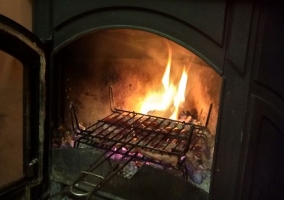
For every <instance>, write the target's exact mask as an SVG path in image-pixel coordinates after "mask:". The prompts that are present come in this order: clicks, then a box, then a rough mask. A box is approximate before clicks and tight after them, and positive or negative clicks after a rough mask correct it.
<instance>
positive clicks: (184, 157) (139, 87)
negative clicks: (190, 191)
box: [53, 29, 222, 192]
mask: <svg viewBox="0 0 284 200" xmlns="http://www.w3.org/2000/svg"><path fill="white" fill-rule="evenodd" d="M54 57H55V65H57V66H61V73H62V77H63V78H60V80H61V82H60V83H61V85H60V86H59V87H60V88H61V89H60V91H62V92H61V93H60V94H61V96H60V99H62V101H61V102H62V106H61V107H60V108H61V110H62V116H61V117H60V118H61V119H62V122H61V125H60V126H59V128H58V129H59V130H58V131H57V132H56V133H55V134H54V135H53V141H54V143H53V147H54V148H66V147H71V146H75V147H78V148H94V149H98V150H100V151H102V150H103V154H104V155H105V156H104V157H102V158H101V159H100V160H102V161H101V162H102V163H101V162H99V161H96V160H94V163H97V162H99V163H100V164H98V166H96V165H95V166H94V167H93V168H94V169H92V170H91V169H89V170H88V171H94V170H95V169H97V168H100V167H101V166H103V164H104V162H110V160H116V161H117V160H119V161H118V162H119V163H120V164H116V165H115V166H118V165H122V166H120V168H118V169H117V170H116V173H119V172H120V171H122V170H124V169H125V168H127V166H128V163H129V162H130V164H132V165H136V167H137V169H136V170H138V169H139V168H140V167H141V165H142V164H148V165H150V166H152V167H158V168H160V169H167V170H168V171H170V170H172V171H175V174H177V173H179V174H180V176H182V177H185V179H188V180H189V181H191V182H192V183H193V184H195V185H197V186H198V187H200V188H202V189H203V190H205V191H206V192H209V188H210V177H211V167H212V161H213V153H214V144H215V135H216V126H217V118H218V110H219V99H220V94H221V83H222V79H221V76H220V75H219V74H217V73H216V72H215V71H214V70H213V69H212V68H211V67H210V66H208V64H206V63H205V62H204V61H202V60H201V59H200V58H198V57H197V56H196V55H195V54H193V53H192V52H190V51H189V50H187V49H185V48H184V47H181V46H180V45H178V44H176V43H174V42H172V41H170V40H168V39H166V38H164V37H161V36H158V35H155V34H153V33H149V32H146V31H141V30H134V29H103V30H99V31H95V32H91V33H89V34H88V35H85V36H83V37H81V38H79V39H77V40H75V41H73V42H72V43H70V44H69V45H67V46H65V47H64V48H63V49H62V50H60V51H59V52H58V53H56V55H55V56H54ZM110 89H111V90H110ZM70 104H71V108H70ZM70 112H71V117H70ZM74 142H75V145H73V143H74ZM111 151H116V152H113V155H109V154H112V152H111ZM125 154H129V155H125ZM130 154H131V155H130ZM132 154H137V155H132ZM105 157H106V158H108V159H106V158H105ZM120 157H122V158H121V160H120V159H118V158H120ZM125 160H126V161H125ZM122 163H123V164H122ZM136 170H135V171H136ZM112 173H113V172H112V171H111V172H110V175H108V174H107V175H104V177H112V175H115V173H113V174H112ZM125 173H127V172H125ZM129 173H134V172H129ZM127 174H128V173H127ZM84 178H85V179H86V177H84ZM110 180H111V178H109V180H107V181H106V180H103V181H102V183H101V184H106V183H107V182H109V181H110ZM81 182H82V181H81ZM73 185H75V183H74V184H73ZM97 187H99V186H97ZM100 187H101V186H100ZM95 188H96V187H95ZM162 191H164V190H162ZM130 192H131V191H130ZM133 192H135V191H133Z"/></svg>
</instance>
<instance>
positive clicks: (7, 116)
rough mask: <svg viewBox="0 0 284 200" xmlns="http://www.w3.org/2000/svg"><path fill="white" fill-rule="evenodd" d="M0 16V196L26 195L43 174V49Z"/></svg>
mask: <svg viewBox="0 0 284 200" xmlns="http://www.w3.org/2000/svg"><path fill="white" fill-rule="evenodd" d="M41 47H42V45H41V44H40V42H39V40H38V39H37V38H36V37H35V36H33V34H32V33H31V32H29V31H28V30H26V29H25V28H24V27H22V26H20V25H19V24H17V23H15V22H13V21H11V20H9V19H8V18H6V17H4V16H2V15H0V163H1V164H0V199H5V198H9V199H18V198H20V199H30V198H31V197H29V194H30V189H31V188H33V187H34V186H37V185H39V184H40V183H41V182H42V179H43V175H42V174H43V140H44V119H45V67H46V64H45V54H44V51H43V50H42V48H41Z"/></svg>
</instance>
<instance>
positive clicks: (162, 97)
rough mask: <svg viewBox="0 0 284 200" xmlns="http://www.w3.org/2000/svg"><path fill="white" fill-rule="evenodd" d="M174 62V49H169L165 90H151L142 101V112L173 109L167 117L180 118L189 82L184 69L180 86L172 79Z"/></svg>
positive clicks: (163, 81)
mask: <svg viewBox="0 0 284 200" xmlns="http://www.w3.org/2000/svg"><path fill="white" fill-rule="evenodd" d="M171 62H172V51H171V50H169V58H168V62H167V66H166V70H165V73H164V75H163V78H162V84H163V86H164V90H163V91H161V92H151V93H150V94H148V96H147V97H146V98H145V100H144V102H143V103H142V106H141V110H140V112H141V113H143V114H147V113H149V112H150V111H172V110H174V111H173V112H172V114H171V115H170V117H169V116H167V117H169V118H170V119H178V110H179V106H180V104H181V103H183V102H184V101H185V91H186V84H187V74H186V72H185V70H183V73H182V76H181V78H180V81H179V85H178V87H177V86H175V85H174V83H173V82H171V81H170V71H171Z"/></svg>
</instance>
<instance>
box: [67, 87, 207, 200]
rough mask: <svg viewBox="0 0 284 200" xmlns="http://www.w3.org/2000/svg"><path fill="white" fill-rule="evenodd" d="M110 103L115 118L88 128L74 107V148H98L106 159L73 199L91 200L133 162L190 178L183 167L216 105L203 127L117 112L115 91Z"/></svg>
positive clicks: (77, 186) (86, 174) (76, 187)
mask: <svg viewBox="0 0 284 200" xmlns="http://www.w3.org/2000/svg"><path fill="white" fill-rule="evenodd" d="M110 102H111V103H110V109H111V114H110V115H108V116H106V117H105V118H103V119H102V120H98V121H97V122H96V123H94V124H93V125H91V126H89V127H87V128H82V127H81V126H80V124H79V122H78V118H77V116H76V112H75V108H74V105H73V104H71V106H70V110H71V119H72V120H71V121H72V127H73V131H74V132H75V133H76V134H77V136H78V139H77V140H76V141H75V143H74V147H77V148H83V147H94V148H97V149H99V150H101V151H102V155H101V156H100V157H99V158H98V159H97V160H96V161H95V162H94V163H93V164H92V165H91V166H90V167H89V169H88V170H86V171H82V172H81V174H80V175H79V177H78V179H77V180H76V181H75V182H74V183H73V184H72V185H71V189H70V191H71V193H72V194H73V195H75V196H84V197H86V199H89V198H90V197H92V196H93V195H95V194H96V193H97V192H98V191H99V190H100V189H101V188H103V187H104V186H105V185H106V184H107V183H108V182H109V181H110V180H111V179H112V178H113V177H115V176H116V175H117V174H118V173H119V172H121V171H122V170H123V169H124V168H125V167H126V166H127V165H129V163H130V162H133V163H137V161H142V163H145V162H150V163H154V164H158V165H161V166H165V167H171V168H175V169H178V170H181V171H183V172H185V174H184V176H187V175H186V170H185V167H184V166H183V163H184V158H185V154H186V153H187V152H188V151H189V150H190V149H191V148H193V146H194V144H195V142H196V141H197V140H198V139H200V138H201V139H204V138H203V135H202V131H203V130H204V129H205V128H206V124H207V123H208V120H209V116H210V111H211V108H212V105H211V106H210V108H209V112H208V116H207V120H206V124H205V125H204V126H200V125H196V124H193V123H185V122H181V121H177V120H171V119H167V118H162V117H157V116H152V115H145V114H141V113H136V112H130V111H126V110H121V109H117V108H115V106H114V101H113V95H112V89H111V88H110ZM193 136H194V137H193ZM114 158H119V159H114ZM110 160H112V161H110ZM113 160H115V161H113ZM102 166H104V168H107V169H108V170H107V172H103V173H102V172H100V168H101V167H102ZM105 166H107V167H105Z"/></svg>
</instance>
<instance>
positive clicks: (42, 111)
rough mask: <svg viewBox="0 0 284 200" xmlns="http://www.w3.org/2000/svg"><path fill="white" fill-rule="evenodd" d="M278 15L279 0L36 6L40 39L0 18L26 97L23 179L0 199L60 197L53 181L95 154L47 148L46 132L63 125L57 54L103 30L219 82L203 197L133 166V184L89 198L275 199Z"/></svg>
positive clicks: (283, 121) (69, 175)
mask: <svg viewBox="0 0 284 200" xmlns="http://www.w3.org/2000/svg"><path fill="white" fill-rule="evenodd" d="M283 11H284V9H283V6H282V4H281V1H280V0H279V1H267V0H263V1H225V0H224V1H223V0H216V1H205V0H202V1H181V0H175V1H174V0H172V1H164V0H155V1H113V0H109V1H88V0H85V1H76V0H72V1H70V0H60V1H44V0H39V1H35V2H34V15H33V22H34V34H35V35H36V36H37V38H39V39H40V41H41V42H40V41H39V40H38V39H35V37H34V36H32V34H31V33H27V31H26V30H23V28H21V27H19V25H15V24H14V23H13V22H11V21H9V20H8V19H5V18H4V17H3V16H2V17H0V20H1V21H0V22H1V23H0V24H1V27H0V28H1V29H0V36H1V39H0V41H1V43H0V47H1V50H2V51H4V52H7V53H9V54H11V55H13V56H14V57H16V58H18V59H19V60H20V61H21V62H23V63H24V67H25V68H27V72H26V73H27V74H28V76H25V77H26V78H27V77H29V80H28V81H27V83H28V84H25V86H26V87H27V88H28V89H27V91H29V93H28V96H29V97H30V98H28V99H30V100H28V101H27V103H26V104H25V105H27V108H26V111H27V113H28V115H27V116H28V119H25V122H27V123H28V125H27V126H25V127H24V129H25V135H26V136H25V137H27V139H26V140H25V141H26V142H27V144H26V145H24V146H25V148H27V149H29V150H26V151H25V152H26V154H25V155H26V158H25V162H24V163H25V165H27V167H24V170H25V174H26V175H25V177H24V178H23V179H22V180H20V181H18V182H15V183H13V184H12V185H8V186H6V187H4V188H1V194H0V197H1V199H6V198H7V199H49V198H51V197H52V195H53V194H54V193H56V191H62V185H61V184H59V183H58V182H60V181H59V180H61V182H62V183H64V184H68V181H69V180H71V179H74V178H76V177H77V175H78V174H77V173H78V172H79V171H80V170H82V169H83V170H84V169H85V168H84V167H85V166H88V165H89V164H90V163H93V159H94V157H96V156H98V155H97V153H96V151H93V150H87V149H73V148H71V149H68V150H63V149H52V148H51V145H52V134H53V133H54V131H56V130H58V127H60V125H61V123H62V121H64V120H66V119H63V118H64V114H63V112H64V111H63V108H64V105H62V104H63V102H62V99H61V96H60V95H61V93H62V91H61V87H60V83H61V81H62V78H63V77H62V76H63V75H62V73H61V72H62V68H61V66H60V65H59V64H58V62H57V60H58V59H59V60H60V56H58V55H60V54H59V52H60V50H61V49H63V48H64V47H65V46H66V45H68V44H72V42H74V41H75V40H76V39H78V38H81V37H84V36H85V35H88V34H89V33H92V32H95V31H98V30H106V29H133V30H135V29H136V30H142V31H147V32H150V33H154V34H157V35H160V36H162V37H164V38H167V39H169V40H172V41H173V42H175V43H177V44H179V45H181V46H183V47H185V48H186V49H188V50H190V51H192V52H193V53H194V54H196V55H197V56H198V57H200V58H201V59H202V60H203V61H205V62H206V63H207V64H208V65H209V66H211V67H212V69H214V70H215V71H216V72H217V73H218V74H219V75H220V76H221V77H222V91H221V97H220V106H219V116H218V125H217V130H216V139H215V150H214V156H213V166H212V177H211V185H210V190H209V193H208V194H207V193H206V192H204V191H202V190H200V189H198V188H196V187H195V186H192V185H190V184H188V182H186V181H183V180H181V179H179V178H176V177H173V176H169V175H168V174H167V173H166V172H164V171H161V170H159V171H157V170H155V169H153V168H149V169H148V168H147V167H146V168H143V167H142V168H141V169H140V171H139V172H137V173H139V176H138V177H140V178H141V177H142V179H141V180H138V182H132V183H131V182H130V183H129V182H127V181H126V183H125V186H124V185H123V183H122V182H118V183H115V184H116V187H114V188H112V190H113V191H116V190H117V189H119V190H120V192H119V194H120V195H119V196H116V197H115V196H112V194H111V193H108V194H107V195H106V196H105V195H103V194H102V193H103V192H101V193H97V194H96V195H95V196H94V197H93V198H92V199H101V198H102V199H105V198H109V199H218V200H220V199H283V198H284V192H283V188H282V187H283V185H284V145H283V142H284V88H283V87H284V78H283V77H284V69H283V66H284V61H283V58H282V54H283V47H284V39H283V35H284V30H283V26H282V23H283V20H284V17H283V16H284V15H283ZM10 27H12V28H10ZM14 29H16V31H14ZM17 32H20V34H17ZM9 34H12V36H9ZM39 43H43V45H39ZM14 44H16V45H14ZM22 46H23V47H22ZM39 47H44V51H45V52H46V53H45V58H44V55H43V52H42V51H41V50H40V48H39ZM45 63H46V65H45ZM0 67H1V66H0ZM43 122H44V124H45V125H43ZM43 128H44V129H43ZM43 130H44V131H43ZM62 166H64V167H62ZM58 169H59V170H58ZM78 170H79V171H78ZM54 171H55V172H54ZM54 180H56V181H57V183H55V182H54ZM121 185H123V187H122V186H121ZM112 190H111V191H112ZM102 196H104V197H102ZM72 198H74V199H79V198H75V197H72ZM51 199H52V198H51ZM53 199H61V197H60V196H55V197H54V198H53ZM80 199H81V198H80ZM82 199H84V198H82Z"/></svg>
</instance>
